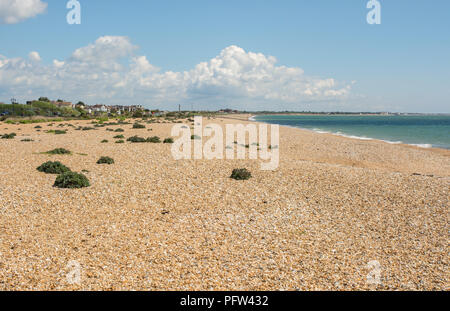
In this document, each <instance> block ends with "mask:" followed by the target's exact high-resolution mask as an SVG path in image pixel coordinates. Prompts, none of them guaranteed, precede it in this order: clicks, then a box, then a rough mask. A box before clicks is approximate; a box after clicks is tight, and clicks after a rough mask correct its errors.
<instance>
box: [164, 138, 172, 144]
mask: <svg viewBox="0 0 450 311" xmlns="http://www.w3.org/2000/svg"><path fill="white" fill-rule="evenodd" d="M164 143H165V144H173V143H174V141H173V138H166V139H164Z"/></svg>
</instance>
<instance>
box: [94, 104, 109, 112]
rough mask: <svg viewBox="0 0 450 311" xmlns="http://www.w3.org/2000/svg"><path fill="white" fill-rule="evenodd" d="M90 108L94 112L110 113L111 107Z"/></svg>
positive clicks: (95, 106)
mask: <svg viewBox="0 0 450 311" xmlns="http://www.w3.org/2000/svg"><path fill="white" fill-rule="evenodd" d="M89 108H90V110H91V111H92V112H108V111H109V107H106V106H105V105H94V106H89Z"/></svg>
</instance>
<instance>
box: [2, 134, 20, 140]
mask: <svg viewBox="0 0 450 311" xmlns="http://www.w3.org/2000/svg"><path fill="white" fill-rule="evenodd" d="M16 136H17V134H16V133H11V134H4V135H2V136H1V139H14V137H16Z"/></svg>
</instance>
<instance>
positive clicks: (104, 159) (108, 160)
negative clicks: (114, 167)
mask: <svg viewBox="0 0 450 311" xmlns="http://www.w3.org/2000/svg"><path fill="white" fill-rule="evenodd" d="M97 164H114V159H112V158H110V157H101V158H100V159H99V160H98V161H97Z"/></svg>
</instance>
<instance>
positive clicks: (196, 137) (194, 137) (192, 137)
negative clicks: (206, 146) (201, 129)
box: [191, 135, 202, 140]
mask: <svg viewBox="0 0 450 311" xmlns="http://www.w3.org/2000/svg"><path fill="white" fill-rule="evenodd" d="M191 139H192V140H194V139H196V140H197V139H202V138H201V137H200V136H197V135H192V136H191Z"/></svg>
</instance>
